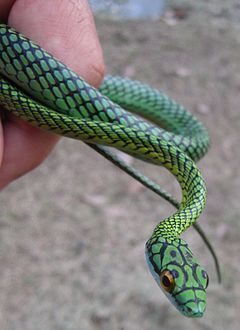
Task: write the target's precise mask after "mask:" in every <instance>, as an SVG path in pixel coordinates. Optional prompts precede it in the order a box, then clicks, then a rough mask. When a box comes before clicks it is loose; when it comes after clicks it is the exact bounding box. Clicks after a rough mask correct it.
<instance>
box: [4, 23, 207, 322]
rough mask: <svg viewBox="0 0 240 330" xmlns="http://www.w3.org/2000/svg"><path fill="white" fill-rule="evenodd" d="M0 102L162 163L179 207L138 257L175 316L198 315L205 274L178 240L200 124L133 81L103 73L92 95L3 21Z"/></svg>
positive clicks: (55, 128)
mask: <svg viewBox="0 0 240 330" xmlns="http://www.w3.org/2000/svg"><path fill="white" fill-rule="evenodd" d="M0 105H1V106H3V107H4V109H5V110H7V111H10V112H12V113H13V114H15V115H16V116H18V117H21V118H23V119H24V120H26V121H28V122H29V123H31V124H32V125H34V126H37V127H40V128H42V129H45V130H48V131H51V132H53V133H57V134H61V135H64V136H68V137H71V138H75V139H80V140H82V141H84V142H86V143H88V144H89V145H93V146H96V148H100V149H101V148H102V147H101V146H107V147H114V148H117V149H119V150H121V151H124V152H126V153H128V154H130V155H133V156H135V157H138V158H140V159H142V160H144V161H147V162H150V163H153V164H157V165H163V166H164V167H166V168H167V169H168V170H169V171H170V172H171V173H172V174H173V175H174V176H175V177H176V179H177V180H178V182H179V184H180V186H181V189H182V201H181V204H180V207H179V209H178V210H177V211H176V212H175V213H174V214H173V215H171V216H169V217H168V218H166V219H164V220H162V221H160V223H159V224H158V225H157V226H156V228H155V229H154V231H153V234H152V236H151V237H150V239H149V240H148V241H147V243H146V258H147V262H148V265H149V268H150V271H151V273H152V275H153V277H154V278H155V280H156V281H157V283H158V285H159V286H160V287H161V289H162V290H163V292H164V293H165V294H166V295H167V297H168V298H169V299H170V300H171V301H172V302H173V304H174V305H175V306H176V307H177V308H178V309H179V310H180V311H181V312H182V314H184V315H186V316H191V317H199V316H202V315H203V313H204V310H205V306H206V287H207V285H208V275H207V273H206V271H205V270H204V269H203V268H202V267H201V265H200V264H199V262H198V261H197V259H196V258H195V257H194V255H193V253H192V252H191V250H190V248H189V247H188V245H187V243H186V242H185V241H184V240H183V239H181V238H180V235H181V234H182V232H183V231H185V230H186V229H187V228H188V227H189V226H191V225H192V224H193V223H194V222H195V221H196V220H197V219H198V217H199V216H200V214H201V212H202V210H203V208H204V206H205V202H206V187H205V183H204V180H203V178H202V175H201V173H200V171H199V170H198V168H197V166H196V165H195V162H194V161H196V160H198V159H200V158H201V157H202V156H203V155H204V154H205V153H206V151H207V150H208V147H209V137H208V133H207V130H206V129H205V128H204V126H203V125H202V124H201V123H200V122H199V121H198V120H197V119H196V118H195V117H194V116H192V115H191V114H190V113H189V112H188V111H186V109H185V108H184V107H182V106H181V105H179V104H177V103H176V102H174V101H173V100H171V99H170V98H168V97H167V96H166V95H164V94H162V93H160V92H159V91H157V90H155V89H152V88H150V87H149V86H147V85H144V84H141V83H140V82H137V81H132V80H129V79H126V78H122V77H112V76H107V77H106V78H105V80H104V82H103V84H102V85H101V87H100V89H99V90H96V89H95V88H93V87H92V86H90V85H89V84H88V83H86V82H85V81H84V80H83V79H81V78H80V77H79V76H78V75H77V74H76V73H74V72H73V71H71V70H70V69H69V68H67V67H66V66H65V65H64V64H63V63H61V62H59V61H58V60H56V59H55V58H54V57H53V56H51V55H50V54H49V53H47V52H46V51H44V50H43V49H42V48H40V47H39V46H38V45H36V44H34V43H33V42H32V41H30V40H29V39H27V38H26V37H24V36H23V35H21V34H19V33H18V32H17V31H15V30H14V29H12V28H10V27H8V26H6V25H3V24H2V25H0ZM125 109H126V110H125ZM136 114H137V115H138V116H136ZM140 116H141V117H140ZM101 150H103V149H101ZM102 152H105V151H102ZM106 153H107V151H106Z"/></svg>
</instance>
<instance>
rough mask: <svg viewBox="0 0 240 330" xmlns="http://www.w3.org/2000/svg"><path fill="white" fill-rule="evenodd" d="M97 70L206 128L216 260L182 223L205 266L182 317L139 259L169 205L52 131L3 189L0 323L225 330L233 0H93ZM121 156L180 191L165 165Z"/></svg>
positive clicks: (235, 234) (234, 167)
mask: <svg viewBox="0 0 240 330" xmlns="http://www.w3.org/2000/svg"><path fill="white" fill-rule="evenodd" d="M92 6H93V8H94V10H95V15H96V24H97V29H98V33H99V37H100V39H101V43H102V46H103V49H104V53H105V60H106V64H107V71H108V73H111V74H120V75H126V76H129V77H131V78H133V79H138V80H141V81H143V82H146V83H149V84H150V85H152V86H154V87H156V88H158V89H160V90H161V91H163V92H165V93H166V94H168V95H169V96H171V97H172V98H174V99H176V100H177V101H179V102H180V103H182V104H183V105H185V106H186V107H187V108H188V109H189V110H191V111H192V112H193V113H194V114H195V115H196V116H197V117H198V118H199V119H200V120H201V121H202V122H203V123H204V124H205V125H206V126H207V127H208V129H209V132H210V135H211V139H212V147H211V149H210V151H209V153H208V154H207V155H206V156H205V157H204V159H203V160H201V161H200V162H199V167H200V168H201V170H202V173H203V175H204V177H205V179H206V182H207V187H208V202H207V207H206V210H205V211H204V213H203V215H202V216H201V219H200V221H201V224H202V226H203V228H204V230H205V232H206V233H207V234H208V236H209V238H210V240H211V242H212V244H213V245H214V247H215V249H216V251H217V254H218V257H219V259H220V262H221V268H222V275H223V283H222V284H221V285H219V284H218V283H217V277H216V273H215V269H214V264H213V260H212V258H211V256H210V254H209V252H208V250H207V249H206V247H205V246H204V244H203V242H202V240H201V239H200V238H199V236H198V235H197V234H196V232H194V230H193V229H189V230H188V231H187V232H186V233H185V234H184V238H185V239H186V240H187V242H188V243H189V244H190V246H191V248H192V250H193V251H194V252H195V254H196V255H197V256H198V258H199V259H200V260H201V262H202V264H203V265H204V266H205V268H206V269H207V270H208V273H209V276H210V285H209V288H208V300H207V311H206V314H205V316H204V317H203V318H202V319H187V318H185V317H183V316H181V315H180V314H179V313H178V312H177V311H176V310H175V308H174V307H173V306H172V305H170V304H169V302H168V301H167V299H166V298H165V296H164V295H163V294H162V293H161V291H160V290H158V288H157V286H156V283H155V282H154V281H153V279H152V277H151V274H150V273H149V271H148V269H147V265H146V262H145V256H144V244H145V241H146V240H147V239H148V238H149V236H150V235H151V233H152V230H153V228H154V227H155V225H156V224H157V223H158V222H159V221H160V220H161V219H162V218H164V217H165V216H167V215H169V214H170V213H172V212H173V208H172V207H171V206H170V205H169V204H168V203H167V202H165V201H164V200H161V199H160V198H158V197H157V196H155V195H154V194H153V193H152V192H150V191H148V190H147V189H146V188H143V187H142V186H141V185H140V184H138V183H137V182H135V181H134V180H133V179H131V178H130V177H128V176H127V175H126V174H124V173H122V172H121V171H120V170H119V169H118V168H116V167H114V166H113V165H112V164H110V163H109V162H107V161H106V160H105V159H103V158H102V157H101V156H99V155H98V154H97V153H95V152H94V151H93V150H91V149H89V148H88V147H87V146H85V145H84V144H83V143H81V142H78V141H72V140H70V139H62V141H61V142H60V144H59V145H58V146H57V148H56V149H55V150H54V152H53V153H52V154H51V155H50V157H49V158H48V159H47V161H46V162H45V163H44V164H43V165H42V166H40V167H39V168H38V169H37V170H35V171H34V172H32V173H31V174H29V175H27V176H25V177H23V178H21V179H20V180H18V181H16V182H14V183H13V184H12V185H10V186H9V187H8V188H7V189H5V190H4V191H3V192H2V194H1V217H0V229H1V231H0V235H1V236H0V262H1V268H0V290H1V295H0V304H1V308H0V329H4V330H12V329H25V330H27V329H31V330H32V329H34V330H38V329H39V330H40V329H51V330H55V329H56V330H61V329H65V330H67V329H69V330H75V329H76V330H77V329H80V330H108V329H110V330H135V329H138V330H139V329H143V330H157V329H168V330H172V329H178V330H183V329H184V330H185V329H204V330H207V329H217V330H236V329H238V328H239V324H240V314H239V310H240V281H239V278H240V266H239V265H240V262H239V261H240V260H239V258H240V257H239V256H240V244H239V241H240V203H239V190H240V175H239V174H240V173H239V164H240V152H239V142H240V138H239V132H240V111H239V106H240V97H239V95H240V74H239V68H240V23H239V19H240V4H239V1H237V0H229V1H223V0H212V1H187V0H186V1H172V0H169V1H165V2H164V1H157V0H156V1H151V2H150V1H144V0H141V1H140V0H139V1H134V0H130V1H115V2H114V1H92ZM124 158H125V160H126V161H127V162H128V163H130V164H133V165H136V166H138V168H140V169H141V170H142V171H144V173H146V174H147V175H149V176H150V177H151V178H153V179H154V180H156V181H157V182H159V183H160V184H162V185H163V186H164V187H165V188H166V189H167V190H168V191H170V192H171V193H173V194H174V195H175V196H178V198H180V191H179V187H178V185H177V183H176V182H175V179H174V178H173V177H172V176H171V175H170V174H169V173H167V172H166V171H165V170H164V169H162V168H158V167H154V166H150V165H146V164H144V163H142V162H140V161H136V160H134V159H132V158H131V157H129V156H124Z"/></svg>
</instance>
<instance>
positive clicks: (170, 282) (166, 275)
mask: <svg viewBox="0 0 240 330" xmlns="http://www.w3.org/2000/svg"><path fill="white" fill-rule="evenodd" d="M160 284H161V287H162V288H163V289H164V290H165V291H166V292H168V293H172V292H173V290H174V287H175V280H174V277H173V276H172V274H171V273H170V272H169V270H164V271H162V273H161V276H160Z"/></svg>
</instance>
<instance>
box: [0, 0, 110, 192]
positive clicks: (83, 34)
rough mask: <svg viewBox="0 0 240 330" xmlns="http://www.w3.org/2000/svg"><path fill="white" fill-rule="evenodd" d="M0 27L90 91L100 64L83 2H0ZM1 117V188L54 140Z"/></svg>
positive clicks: (96, 81)
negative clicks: (31, 45) (63, 68)
mask: <svg viewBox="0 0 240 330" xmlns="http://www.w3.org/2000/svg"><path fill="white" fill-rule="evenodd" d="M0 22H4V23H6V22H7V23H8V24H9V25H10V26H12V27H14V28H16V29H17V30H18V31H19V32H22V33H23V34H24V35H25V36H27V37H29V38H30V39H32V40H33V41H34V42H36V43H37V44H39V45H40V46H41V47H43V48H44V49H46V50H47V51H49V52H50V53H51V54H52V55H54V56H55V57H56V58H58V59H59V60H60V61H62V62H64V63H65V64H66V65H67V66H69V67H70V68H71V69H73V70H74V71H75V72H76V73H78V74H79V75H80V76H82V77H83V78H84V79H85V80H86V81H88V82H89V83H90V84H91V85H93V86H95V87H98V86H99V85H100V83H101V80H102V78H103V76H104V61H103V56H102V51H101V46H100V44H99V41H98V37H97V33H96V30H95V24H94V20H93V18H92V14H91V11H90V9H89V6H88V2H87V0H51V1H49V0H34V1H33V0H0ZM0 114H3V116H2V118H4V119H2V122H1V121H0V164H1V167H0V188H3V187H5V186H6V185H7V184H9V183H10V182H11V181H13V180H15V179H16V178H18V177H20V176H22V175H23V174H25V173H27V172H29V171H31V170H32V169H34V168H35V167H36V166H38V165H39V164H40V163H41V162H42V161H43V160H44V159H45V158H46V157H47V155H48V154H49V153H50V151H51V150H52V149H53V147H54V146H55V144H56V143H57V141H58V140H59V137H57V136H56V135H53V134H50V133H47V132H44V131H42V130H40V129H38V128H35V127H32V126H30V125H29V124H28V123H25V122H23V121H22V120H21V119H19V118H16V117H14V116H13V115H8V114H6V116H5V112H4V111H3V110H2V109H0Z"/></svg>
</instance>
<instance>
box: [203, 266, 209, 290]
mask: <svg viewBox="0 0 240 330" xmlns="http://www.w3.org/2000/svg"><path fill="white" fill-rule="evenodd" d="M202 276H203V278H205V280H206V285H205V289H207V287H208V284H209V277H208V274H207V272H205V270H203V271H202Z"/></svg>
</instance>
